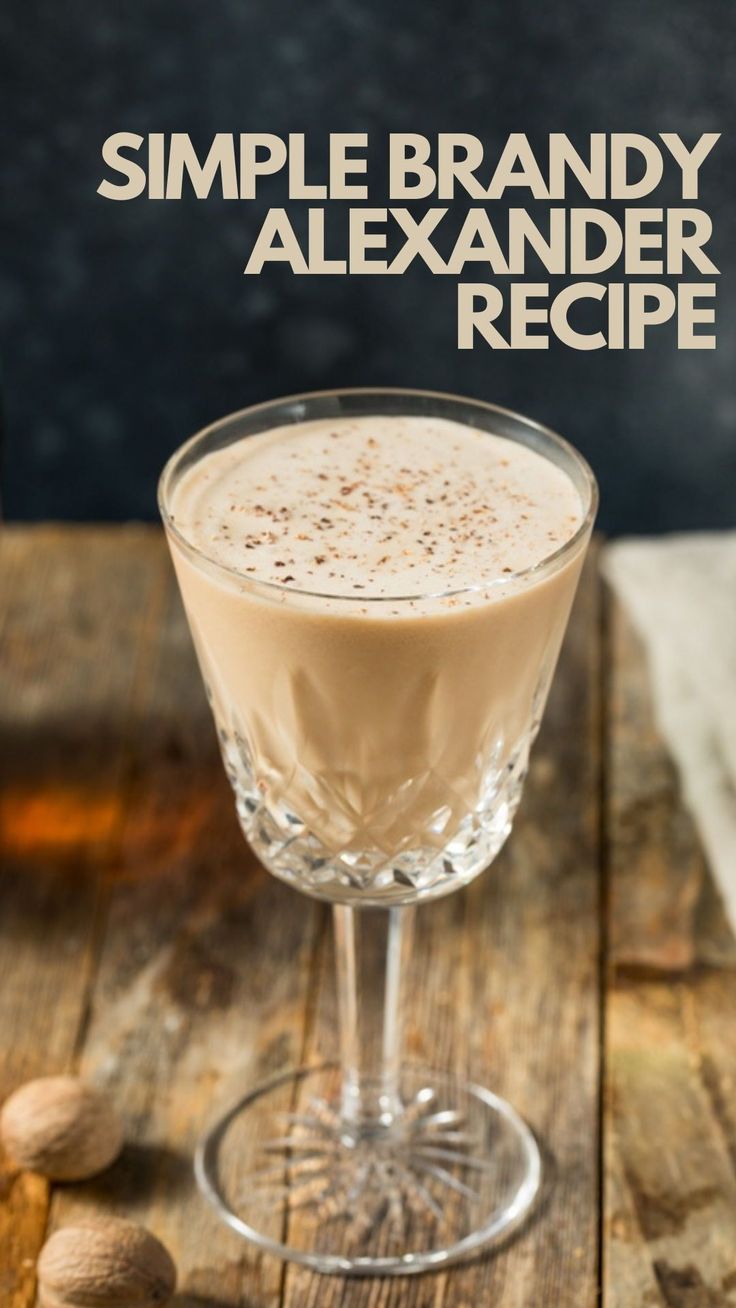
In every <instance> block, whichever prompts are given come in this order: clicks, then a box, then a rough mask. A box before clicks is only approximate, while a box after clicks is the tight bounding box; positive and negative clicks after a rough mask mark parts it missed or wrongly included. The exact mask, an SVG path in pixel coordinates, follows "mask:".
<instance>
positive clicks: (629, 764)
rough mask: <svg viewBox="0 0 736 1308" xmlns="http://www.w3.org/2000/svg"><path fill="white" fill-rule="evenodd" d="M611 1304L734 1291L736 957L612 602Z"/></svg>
mask: <svg viewBox="0 0 736 1308" xmlns="http://www.w3.org/2000/svg"><path fill="white" fill-rule="evenodd" d="M608 627H609V632H610V655H609V666H610V672H609V682H610V692H609V705H610V713H609V724H608V732H607V736H608V748H607V778H608V784H607V815H606V817H607V848H608V854H607V858H608V867H609V877H610V897H609V904H610V910H609V911H610V925H609V937H610V958H609V971H608V998H607V1008H606V1013H607V1016H606V1041H605V1065H606V1082H607V1084H606V1112H605V1162H606V1167H605V1171H606V1185H605V1194H604V1215H605V1225H604V1266H603V1270H604V1304H605V1306H606V1308H639V1306H640V1305H641V1306H642V1308H650V1306H652V1305H654V1306H656V1305H662V1306H663V1308H726V1306H727V1305H729V1304H732V1303H733V1302H734V1290H735V1289H736V1175H735V1172H734V1164H735V1162H736V1114H735V1113H734V1109H733V1085H734V1067H735V1066H736V1063H735V1061H734V1058H735V1055H736V1046H735V1042H734V1036H733V1031H734V1029H736V1028H735V1024H734V1018H735V1017H736V973H735V972H734V960H735V959H736V950H735V947H734V941H733V938H732V937H731V935H730V932H729V930H728V927H727V925H726V921H725V918H724V915H723V912H722V909H721V907H720V904H719V901H718V897H717V895H716V893H715V891H714V888H713V885H712V882H711V879H710V876H709V874H708V872H707V870H706V868H705V865H704V862H703V858H702V854H701V851H700V847H699V845H698V841H697V836H696V833H695V831H694V828H693V824H692V821H691V819H690V818H689V816H688V815H687V813H686V812H685V811H684V809H683V807H682V804H681V801H680V798H679V793H678V789H677V782H676V778H675V775H674V771H673V769H672V765H671V763H670V762H669V760H668V757H667V754H666V751H665V749H664V747H663V745H662V743H661V741H660V739H659V737H658V735H657V732H656V728H655V726H654V723H653V719H652V708H651V697H650V692H649V683H648V672H647V668H646V661H645V658H644V654H643V651H642V649H641V646H640V644H639V642H638V640H637V638H636V636H635V634H634V632H633V630H632V628H631V626H630V623H629V621H628V619H627V617H626V615H625V614H624V612H623V611H622V609H621V608H620V607H619V606H618V605H617V604H615V603H613V602H611V605H610V620H609V623H608Z"/></svg>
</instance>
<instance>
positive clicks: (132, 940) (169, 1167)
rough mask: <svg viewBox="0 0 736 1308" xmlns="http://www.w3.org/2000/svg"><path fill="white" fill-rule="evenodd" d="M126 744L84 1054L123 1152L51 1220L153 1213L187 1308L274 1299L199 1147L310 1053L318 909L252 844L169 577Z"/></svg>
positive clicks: (70, 1192)
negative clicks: (202, 1181)
mask: <svg viewBox="0 0 736 1308" xmlns="http://www.w3.org/2000/svg"><path fill="white" fill-rule="evenodd" d="M154 544H155V549H154V548H153V546H152V557H153V556H154V554H155V556H156V557H159V556H160V557H163V554H162V551H163V549H164V545H163V541H161V540H158V541H156V542H154ZM131 749H132V760H133V782H132V785H131V791H130V802H129V803H128V806H127V808H126V814H125V821H124V824H123V828H122V830H121V833H120V841H119V846H118V858H119V866H118V869H117V872H118V878H117V881H116V884H115V886H114V887H113V890H112V894H111V902H110V910H109V915H108V919H107V926H106V931H105V936H104V941H103V943H102V948H101V957H100V964H99V970H98V975H97V981H96V986H95V991H94V996H93V1001H92V1006H91V1013H90V1018H89V1023H88V1029H87V1035H86V1040H85V1044H84V1049H83V1052H82V1057H81V1069H82V1071H83V1072H84V1074H85V1075H87V1076H89V1077H90V1078H92V1079H94V1080H95V1081H96V1082H98V1083H100V1084H103V1085H106V1086H107V1087H108V1088H109V1090H110V1093H111V1094H112V1095H113V1097H114V1100H115V1102H116V1104H117V1105H118V1106H119V1108H120V1109H121V1111H122V1113H123V1115H124V1118H125V1121H126V1126H127V1139H128V1145H127V1147H126V1149H125V1151H124V1153H123V1155H122V1157H121V1159H120V1161H119V1162H118V1163H117V1164H116V1165H115V1166H114V1167H113V1168H112V1169H111V1170H110V1171H109V1172H108V1173H107V1174H106V1175H105V1176H104V1177H100V1178H98V1179H97V1180H96V1181H94V1182H91V1183H89V1184H88V1185H85V1186H76V1187H74V1188H71V1187H69V1188H66V1189H64V1190H63V1191H62V1190H59V1191H58V1193H57V1194H56V1196H55V1200H54V1205H53V1214H52V1218H53V1224H54V1225H55V1226H56V1225H60V1224H66V1223H68V1222H69V1221H71V1220H73V1219H74V1217H75V1215H77V1214H79V1213H80V1212H89V1211H100V1210H104V1211H108V1210H109V1211H114V1212H117V1213H121V1214H124V1215H128V1216H132V1217H134V1218H135V1219H136V1220H140V1221H143V1222H145V1223H146V1224H147V1225H149V1226H150V1227H151V1228H152V1229H153V1230H154V1231H155V1232H156V1233H157V1234H158V1235H159V1236H160V1238H162V1239H163V1240H164V1241H165V1242H166V1244H167V1245H168V1247H169V1249H170V1250H171V1253H172V1255H173V1256H174V1258H175V1260H176V1262H177V1265H178V1268H179V1277H180V1287H181V1292H180V1296H179V1298H178V1300H177V1308H185V1305H186V1306H188V1308H195V1305H196V1306H197V1308H204V1305H207V1306H208V1308H209V1306H210V1305H213V1306H214V1305H217V1308H230V1306H231V1305H232V1306H233V1308H234V1306H235V1305H246V1304H248V1305H255V1304H261V1303H262V1304H264V1305H265V1304H271V1303H274V1302H275V1301H276V1299H277V1297H278V1292H279V1285H280V1281H281V1276H282V1270H281V1266H280V1264H279V1263H277V1262H276V1261H275V1260H274V1259H262V1258H260V1257H259V1256H258V1255H257V1254H256V1253H255V1252H254V1251H253V1250H252V1249H251V1247H250V1246H248V1245H246V1244H245V1243H244V1242H243V1241H242V1240H240V1239H239V1238H238V1237H237V1236H235V1235H234V1234H233V1233H231V1232H229V1231H228V1230H227V1228H226V1227H224V1226H223V1225H222V1224H221V1223H220V1222H219V1221H218V1220H217V1219H216V1217H215V1216H214V1214H213V1213H212V1212H211V1211H210V1209H209V1208H208V1206H207V1205H206V1204H205V1202H204V1200H203V1199H202V1198H201V1197H200V1195H199V1193H198V1191H197V1189H196V1186H195V1183H194V1177H193V1174H192V1165H191V1163H192V1153H193V1149H194V1145H195V1143H196V1140H197V1138H198V1136H199V1135H200V1133H201V1132H202V1130H203V1129H204V1127H205V1125H206V1124H207V1121H208V1119H209V1118H210V1117H211V1116H212V1115H214V1113H215V1111H216V1110H220V1109H222V1108H223V1107H225V1106H226V1105H227V1104H228V1103H229V1102H230V1101H232V1100H233V1099H235V1098H237V1097H238V1096H239V1095H240V1094H241V1093H243V1092H244V1091H245V1090H246V1089H248V1088H250V1087H252V1086H253V1085H255V1084H258V1082H259V1081H261V1080H262V1079H263V1078H264V1077H265V1076H267V1075H270V1074H271V1073H273V1072H275V1071H277V1070H279V1069H280V1068H282V1067H283V1066H284V1065H287V1066H288V1065H293V1064H298V1063H299V1061H300V1059H301V1054H302V1042H303V1038H304V1036H303V1033H304V1023H305V1015H306V995H307V988H308V974H309V969H310V966H311V957H312V952H313V947H314V941H315V933H316V932H318V931H319V923H320V920H321V914H320V913H319V911H318V910H317V909H316V908H315V907H314V906H312V905H311V904H310V903H309V902H308V901H306V900H304V899H303V898H302V897H301V896H297V895H296V894H295V893H294V892H293V891H290V890H288V889H287V888H286V887H284V886H282V885H281V884H279V883H278V882H276V881H275V880H274V879H272V878H271V877H269V876H267V875H266V873H265V872H263V870H262V869H261V868H260V867H259V866H258V864H257V863H256V861H255V859H254V857H253V856H252V855H251V854H250V853H249V852H248V850H247V847H246V845H245V841H244V840H243V837H242V835H241V833H240V830H239V828H238V826H237V823H236V820H235V814H234V808H233V800H232V794H231V791H230V788H229V785H228V784H227V781H226V779H225V774H224V770H223V767H222V763H221V760H220V757H219V752H218V750H217V745H216V740H215V731H214V726H213V723H212V721H211V717H210V712H209V709H208V707H207V704H206V701H205V697H204V692H203V689H202V686H201V680H200V677H199V673H198V671H197V669H196V667H195V663H194V656H193V652H192V647H191V640H190V637H189V632H188V630H187V627H186V622H185V620H184V616H183V613H182V610H181V605H180V602H179V598H178V594H177V592H176V588H175V583H174V579H173V574H172V575H171V576H170V581H169V584H168V587H167V592H166V601H165V605H164V608H163V611H162V615H161V621H160V623H159V626H158V628H157V630H156V632H155V633H153V634H152V645H151V651H150V657H149V661H148V669H147V676H146V681H145V686H142V688H141V692H140V702H139V714H138V719H137V723H136V729H135V734H134V738H133V740H132V743H131Z"/></svg>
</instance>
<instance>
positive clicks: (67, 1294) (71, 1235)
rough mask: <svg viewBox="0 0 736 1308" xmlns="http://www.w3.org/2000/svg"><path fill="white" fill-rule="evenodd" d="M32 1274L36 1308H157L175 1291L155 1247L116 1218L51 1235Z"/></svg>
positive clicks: (166, 1260) (170, 1270) (168, 1264)
mask: <svg viewBox="0 0 736 1308" xmlns="http://www.w3.org/2000/svg"><path fill="white" fill-rule="evenodd" d="M36 1270H37V1273H38V1291H39V1301H40V1303H41V1306H42V1308H161V1305H162V1304H165V1303H168V1301H169V1299H170V1298H171V1296H172V1294H173V1293H174V1290H175V1289H176V1267H175V1266H174V1262H173V1260H172V1258H171V1255H170V1254H169V1253H168V1251H167V1250H166V1249H165V1248H164V1246H163V1245H162V1244H161V1241H160V1240H157V1239H156V1237H155V1235H151V1232H150V1231H147V1230H146V1228H145V1226H139V1225H138V1224H137V1223H136V1222H128V1221H125V1220H124V1219H123V1218H122V1217H99V1218H95V1217H90V1218H87V1219H86V1220H83V1221H80V1222H79V1223H78V1224H77V1225H76V1226H65V1227H63V1228H62V1229H61V1230H60V1231H56V1232H55V1233H54V1234H53V1235H52V1236H51V1238H50V1239H49V1240H47V1241H46V1244H45V1245H44V1247H43V1249H42V1250H41V1256H40V1258H39V1260H38V1266H37V1269H36Z"/></svg>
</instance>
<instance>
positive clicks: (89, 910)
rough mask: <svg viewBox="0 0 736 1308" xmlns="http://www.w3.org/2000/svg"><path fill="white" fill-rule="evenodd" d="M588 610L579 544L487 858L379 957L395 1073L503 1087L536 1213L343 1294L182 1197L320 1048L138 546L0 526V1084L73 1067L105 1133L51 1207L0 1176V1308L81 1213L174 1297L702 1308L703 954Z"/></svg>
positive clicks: (331, 1281)
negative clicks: (522, 763) (407, 956)
mask: <svg viewBox="0 0 736 1308" xmlns="http://www.w3.org/2000/svg"><path fill="white" fill-rule="evenodd" d="M601 603H602V597H601V593H600V587H599V583H598V581H597V571H596V563H595V558H594V557H593V556H591V560H590V562H589V565H588V568H587V571H586V574H585V577H584V580H583V583H582V586H581V591H580V593H579V596H578V600H577V602H576V606H575V610H574V614H573V618H572V621H571V625H570V630H569V633H568V637H567V640H566V643H565V648H564V651H563V655H562V658H561V663H560V669H559V673H558V676H557V679H556V682H555V686H554V688H553V692H552V696H551V699H550V704H549V708H548V712H547V715H546V719H545V723H544V726H543V729H542V733H541V735H540V738H539V741H538V742H537V745H536V747H535V751H534V759H533V764H532V769H531V773H530V777H529V780H528V783H527V789H526V794H525V797H524V800H523V802H522V807H521V809H520V812H519V815H518V818H517V822H516V824H515V829H514V833H513V836H512V839H511V841H510V843H509V845H508V847H507V849H506V850H505V851H504V853H503V854H502V856H501V857H500V858H499V859H498V861H497V863H496V864H495V866H494V867H493V868H492V869H491V870H490V871H489V872H488V873H487V874H485V875H484V876H482V877H480V878H479V879H478V880H477V881H476V882H474V883H473V884H472V885H471V886H470V887H469V888H468V889H466V890H465V891H461V892H459V893H457V894H455V895H453V896H450V897H448V898H447V899H445V900H443V901H439V902H437V903H436V904H434V905H427V906H425V907H422V908H421V909H420V910H419V912H418V918H417V932H416V940H415V944H414V948H413V951H412V956H411V964H410V966H411V978H410V985H409V991H410V993H411V995H412V1000H411V1009H410V1012H409V1015H408V1030H407V1044H408V1048H409V1053H410V1055H411V1057H412V1058H414V1059H416V1060H417V1061H422V1060H427V1061H431V1062H432V1063H434V1064H439V1065H443V1064H446V1065H447V1066H453V1067H457V1068H460V1069H462V1070H467V1071H468V1073H469V1074H470V1075H472V1076H473V1077H474V1078H475V1079H477V1080H479V1081H481V1082H484V1083H486V1084H488V1085H490V1086H492V1087H493V1088H494V1089H496V1090H498V1091H500V1093H502V1094H504V1095H508V1097H509V1098H510V1099H512V1101H513V1102H514V1103H515V1104H516V1105H517V1106H518V1107H519V1108H520V1109H521V1111H522V1112H523V1113H524V1114H525V1116H526V1117H527V1118H528V1119H529V1121H530V1122H531V1124H532V1125H533V1126H534V1128H535V1130H536V1131H537V1132H538V1133H539V1135H540V1136H541V1139H542V1141H543V1144H544V1150H545V1162H546V1184H545V1192H544V1194H543V1198H542V1202H541V1204H540V1205H539V1207H538V1209H537V1211H536V1214H535V1216H534V1217H533V1219H532V1221H531V1222H530V1223H529V1224H528V1225H527V1227H526V1228H525V1229H524V1231H523V1232H522V1234H521V1235H520V1236H519V1237H518V1238H517V1239H515V1240H513V1241H512V1242H510V1243H509V1245H508V1246H507V1247H506V1248H504V1249H502V1250H501V1251H500V1252H499V1253H497V1254H496V1255H495V1256H492V1257H484V1258H481V1259H479V1260H477V1261H476V1262H473V1263H471V1264H468V1265H467V1266H465V1267H459V1268H454V1269H452V1270H450V1271H447V1272H445V1273H441V1274H434V1275H427V1276H422V1277H417V1278H408V1279H399V1280H393V1281H391V1280H386V1281H379V1280H365V1281H354V1282H349V1283H348V1282H345V1281H342V1280H339V1279H335V1278H325V1277H319V1276H316V1275H313V1274H311V1273H309V1272H307V1271H305V1270H304V1269H301V1268H297V1267H294V1266H285V1265H283V1264H281V1263H279V1262H278V1261H276V1260H275V1259H273V1258H271V1257H268V1256H261V1255H259V1254H257V1253H256V1252H255V1251H254V1250H253V1249H251V1247H250V1246H249V1245H247V1244H245V1243H244V1242H243V1241H242V1240H240V1239H239V1238H238V1237H237V1236H236V1235H235V1234H233V1233H231V1232H229V1231H228V1230H227V1229H226V1228H224V1227H223V1226H221V1225H220V1224H219V1223H218V1221H217V1220H216V1219H215V1218H214V1216H213V1215H212V1214H211V1213H210V1210H209V1209H208V1207H207V1206H206V1205H205V1204H204V1202H203V1201H202V1200H201V1199H200V1198H199V1195H198V1192H197V1191H196V1188H195V1185H194V1181H193V1178H192V1174H191V1154H192V1149H193V1146H194V1142H195V1140H196V1138H197V1136H198V1135H199V1134H200V1132H201V1130H202V1128H203V1126H204V1125H205V1124H206V1123H207V1121H208V1119H209V1118H210V1117H211V1116H212V1115H214V1114H215V1113H216V1112H217V1110H218V1109H219V1108H221V1107H222V1106H223V1105H224V1104H226V1103H227V1102H229V1101H230V1100H232V1099H233V1098H235V1097H237V1096H238V1094H239V1093H241V1092H242V1089H243V1088H244V1087H247V1086H248V1085H251V1084H254V1083H256V1082H257V1081H258V1080H261V1079H263V1077H264V1076H265V1075H268V1074H270V1073H271V1072H275V1071H278V1070H279V1069H280V1068H282V1067H287V1066H289V1065H294V1064H296V1063H299V1062H301V1061H303V1060H304V1059H311V1058H313V1057H318V1056H330V1055H332V1054H334V1052H335V1014H334V992H333V982H332V970H331V969H332V958H331V944H330V935H329V929H328V928H329V920H328V914H327V910H325V909H324V908H323V907H321V906H319V905H317V904H314V903H312V902H311V901H309V900H307V899H306V898H304V897H303V896H300V895H298V894H296V893H295V892H294V891H292V890H290V889H288V888H287V887H285V886H283V885H281V884H280V883H278V882H277V881H275V880H274V879H273V878H271V877H269V876H268V875H267V874H266V873H264V872H263V871H262V870H261V869H260V867H259V866H258V864H257V863H256V861H255V859H254V858H253V856H252V855H251V854H250V853H249V851H248V850H247V848H246V846H245V843H244V841H243V839H242V836H241V835H240V832H239V829H238V827H237V824H236V821H235V817H234V813H233V806H232V799H231V796H230V792H229V788H228V785H227V783H226V780H225V777H224V773H223V770H222V766H221V763H220V760H219V755H218V752H217V748H216V743H215V737H214V728H213V726H212V724H211V721H210V717H209V710H208V709H207V706H206V703H205V700H204V694H203V692H202V689H201V685H200V680H199V676H198V673H197V671H196V668H195V664H194V658H193V655H192V651H191V645H190V640H189V635H188V632H187V629H186V624H185V621H184V618H183V615H182V611H181V607H180V604H179V600H178V597H177V594H176V590H175V586H174V582H173V577H172V574H171V570H170V566H169V563H168V560H167V558H166V554H165V548H164V545H163V541H162V539H161V536H160V533H159V532H158V531H157V530H156V529H154V528H145V527H125V528H78V527H77V528H70V527H67V528H58V527H37V528H11V529H6V530H5V531H4V533H3V536H2V539H1V540H0V660H1V662H2V680H1V681H0V779H1V781H2V793H1V794H0V818H1V819H2V825H1V827H0V850H1V851H2V862H3V867H2V877H1V878H0V1050H1V1059H2V1065H1V1067H0V1095H4V1094H6V1093H7V1092H9V1091H10V1090H11V1089H13V1088H14V1086H16V1085H18V1084H19V1083H20V1082H22V1081H23V1080H25V1079H27V1078H28V1077H30V1076H34V1075H38V1074H41V1073H45V1072H51V1071H57V1070H59V1069H62V1068H74V1069H77V1070H81V1071H82V1073H83V1074H84V1075H85V1076H88V1077H90V1078H91V1079H93V1080H94V1081H96V1082H97V1083H99V1084H101V1085H105V1086H107V1087H108V1088H109V1090H110V1092H111V1094H112V1095H113V1096H114V1098H115V1101H116V1103H117V1104H118V1105H119V1107H120V1109H121V1112H122V1113H123V1115H124V1118H125V1122H126V1139H127V1144H126V1147H125V1150H124V1152H123V1154H122V1156H121V1158H120V1159H119V1161H118V1162H117V1163H116V1164H115V1165H114V1166H113V1167H112V1168H111V1169H110V1170H109V1171H108V1172H107V1173H105V1174H104V1175H103V1176H101V1177H99V1178H97V1179H96V1180H94V1181H92V1182H88V1183H85V1184H84V1185H74V1186H65V1187H61V1186H60V1187H54V1190H53V1193H51V1194H49V1192H48V1190H47V1187H46V1186H45V1184H44V1183H43V1182H42V1181H40V1180H39V1179H38V1178H36V1177H32V1176H29V1175H25V1174H18V1173H16V1172H15V1171H14V1170H13V1168H12V1167H11V1166H10V1164H8V1163H6V1164H5V1166H4V1169H3V1171H2V1174H1V1175H0V1303H1V1304H2V1305H6V1304H7V1306H8V1308H31V1305H33V1303H34V1300H35V1284H34V1264H35V1259H36V1256H37V1253H38V1250H39V1248H40V1245H41V1243H42V1242H43V1239H44V1238H45V1235H46V1234H47V1233H48V1231H49V1230H51V1229H54V1228H56V1227H57V1226H59V1225H63V1224H66V1223H68V1222H69V1221H72V1220H73V1219H74V1217H75V1215H78V1214H80V1213H83V1212H84V1213H86V1212H91V1211H95V1212H99V1211H100V1210H104V1211H111V1212H116V1213H120V1214H123V1215H128V1216H131V1217H134V1218H136V1219H137V1220H140V1221H143V1222H145V1223H147V1224H148V1225H150V1226H151V1228H152V1229H153V1230H154V1231H155V1232H156V1233H157V1234H158V1235H159V1236H160V1237H161V1238H162V1239H163V1240H164V1241H165V1242H166V1243H167V1245H168V1246H169V1248H170V1249H171V1251H172V1253H173V1255H174V1257H175V1258H176V1261H177V1263H178V1267H179V1274H180V1285H179V1290H178V1292H177V1296H176V1301H175V1302H176V1308H271V1306H273V1308H276V1305H284V1308H286V1306H287V1305H288V1308H312V1306H313V1305H314V1306H315V1308H317V1306H318V1308H333V1306H334V1308H337V1306H338V1305H341V1306H344V1308H369V1306H370V1308H384V1306H385V1308H389V1306H393V1308H402V1306H403V1305H406V1306H407V1308H409V1306H411V1308H430V1305H432V1308H476V1306H478V1305H486V1304H487V1305H493V1306H494V1308H522V1306H523V1308H594V1305H596V1304H597V1303H599V1302H603V1303H604V1304H605V1305H607V1306H610V1308H640V1306H641V1308H651V1305H655V1306H656V1305H660V1304H661V1305H670V1306H672V1308H722V1306H723V1305H729V1304H733V1305H736V1182H735V1181H734V1163H735V1162H736V1108H734V1103H735V1102H736V1100H734V1095H733V1088H734V1086H733V1078H734V1067H735V1066H736V1064H735V1063H734V1056H735V1055H736V1034H735V1032H736V1024H734V1022H733V1016H734V1008H735V1007H736V979H735V978H734V963H735V962H736V949H734V943H733V940H732V937H731V935H730V933H729V931H728V928H727V926H726V923H725V921H724V919H723V915H722V912H721V910H720V905H719V903H718V899H717V896H716V895H715V893H714V891H713V887H712V884H711V882H710V879H709V877H708V874H707V872H706V869H705V867H704V864H703V861H702V857H701V855H700V852H699V849H698V845H697V841H696V839H695V836H694V833H693V830H692V826H691V824H690V822H689V820H688V819H687V817H686V815H685V814H684V812H683V811H682V808H681V806H680V803H679V798H678V791H677V786H676V782H675V778H674V776H673V774H672V771H671V769H670V767H669V764H668V762H667V759H666V756H665V754H664V752H663V750H662V747H661V744H660V742H659V740H658V738H657V735H656V730H655V729H654V726H653V723H652V721H651V709H650V705H649V697H648V686H647V679H646V669H645V666H644V662H643V658H642V655H641V651H640V649H639V647H638V645H637V643H636V641H635V639H634V637H633V635H632V633H631V631H630V629H629V627H628V625H627V624H626V622H625V621H624V619H623V617H622V615H621V614H620V613H619V612H618V611H616V610H615V609H613V608H612V607H611V606H610V605H609V606H608V607H609V614H608V620H607V622H605V623H604V622H603V621H602V617H601ZM601 1106H604V1110H605V1111H604V1114H603V1117H604V1120H603V1121H602V1120H601V1116H602V1114H601ZM601 1159H602V1160H603V1162H604V1170H603V1173H601V1170H600V1163H601ZM601 1296H602V1297H601Z"/></svg>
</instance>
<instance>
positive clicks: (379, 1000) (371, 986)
mask: <svg viewBox="0 0 736 1308" xmlns="http://www.w3.org/2000/svg"><path fill="white" fill-rule="evenodd" d="M333 913H334V922H335V962H336V969H337V996H338V1010H339V1020H340V1057H341V1064H342V1116H343V1120H344V1121H345V1122H346V1123H348V1124H351V1125H354V1126H356V1127H363V1128H365V1127H367V1128H370V1127H382V1126H390V1125H391V1123H392V1122H393V1121H395V1120H396V1118H397V1117H398V1116H400V1114H401V1111H402V1103H401V1094H400V1089H399V1072H400V1065H401V1034H402V1033H401V1024H402V1007H403V1005H402V979H403V975H404V971H405V968H404V962H405V959H406V955H407V949H408V946H409V935H410V930H411V925H412V923H413V918H414V910H413V909H412V908H389V909H385V908H358V909H356V908H350V907H348V906H347V905H345V904H335V905H334V906H333Z"/></svg>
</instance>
